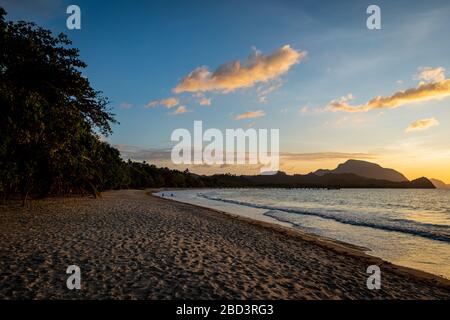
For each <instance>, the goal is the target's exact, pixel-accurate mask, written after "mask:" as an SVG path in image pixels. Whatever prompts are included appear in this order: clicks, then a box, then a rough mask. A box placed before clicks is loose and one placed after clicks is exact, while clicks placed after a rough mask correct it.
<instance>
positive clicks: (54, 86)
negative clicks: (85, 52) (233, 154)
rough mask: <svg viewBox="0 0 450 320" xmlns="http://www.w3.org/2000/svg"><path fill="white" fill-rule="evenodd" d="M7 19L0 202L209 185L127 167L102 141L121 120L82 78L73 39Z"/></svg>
mask: <svg viewBox="0 0 450 320" xmlns="http://www.w3.org/2000/svg"><path fill="white" fill-rule="evenodd" d="M5 17H6V12H5V11H4V10H3V9H2V8H1V7H0V108H1V117H0V193H1V194H2V196H3V198H5V197H8V196H9V195H15V194H20V195H22V197H23V198H25V199H26V198H27V197H28V196H29V195H33V196H41V197H42V196H46V195H49V194H67V193H92V194H95V195H96V194H98V192H100V191H102V190H106V189H114V188H143V187H162V186H166V187H196V186H198V187H200V186H204V185H205V183H204V182H203V181H202V179H201V178H200V177H198V176H195V175H191V174H190V173H189V172H187V171H186V172H180V171H175V170H169V169H167V168H165V169H164V168H163V169H159V168H156V167H155V166H152V165H149V164H145V163H133V162H129V161H128V162H124V161H123V160H122V159H121V157H120V153H119V151H118V150H117V149H115V148H113V147H112V146H110V145H109V144H108V143H106V142H103V141H101V139H100V138H99V135H100V134H102V135H105V136H107V135H108V134H110V133H111V124H113V123H115V122H116V121H115V119H114V115H113V114H112V113H111V112H110V110H109V109H108V100H107V99H106V98H105V97H103V96H102V94H101V92H99V91H96V90H94V89H93V88H92V87H91V85H90V83H89V80H88V79H87V78H85V77H84V76H83V75H82V69H83V68H85V67H86V64H85V63H84V62H83V61H81V60H80V59H79V53H78V50H77V49H74V48H72V47H71V41H70V40H69V39H68V38H67V37H66V36H65V35H63V34H60V35H58V36H54V35H52V33H51V32H50V31H48V30H45V29H43V28H40V27H38V26H36V25H35V24H32V23H27V22H8V21H6V19H5ZM207 184H208V183H207ZM207 184H206V185H207Z"/></svg>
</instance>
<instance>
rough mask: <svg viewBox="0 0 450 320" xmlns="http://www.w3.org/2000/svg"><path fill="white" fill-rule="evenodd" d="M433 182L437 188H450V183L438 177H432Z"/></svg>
mask: <svg viewBox="0 0 450 320" xmlns="http://www.w3.org/2000/svg"><path fill="white" fill-rule="evenodd" d="M430 181H431V183H433V185H434V186H435V187H436V188H437V189H450V184H445V183H444V182H443V181H441V180H438V179H430Z"/></svg>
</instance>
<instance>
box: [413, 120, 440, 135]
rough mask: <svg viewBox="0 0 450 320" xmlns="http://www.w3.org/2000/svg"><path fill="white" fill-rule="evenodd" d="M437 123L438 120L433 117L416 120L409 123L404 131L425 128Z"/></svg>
mask: <svg viewBox="0 0 450 320" xmlns="http://www.w3.org/2000/svg"><path fill="white" fill-rule="evenodd" d="M438 125H439V121H437V120H436V119H435V118H431V119H422V120H417V121H414V122H413V123H411V124H410V125H409V127H408V128H406V132H413V131H422V130H427V129H429V128H431V127H435V126H438Z"/></svg>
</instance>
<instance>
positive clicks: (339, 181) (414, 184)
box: [211, 172, 435, 189]
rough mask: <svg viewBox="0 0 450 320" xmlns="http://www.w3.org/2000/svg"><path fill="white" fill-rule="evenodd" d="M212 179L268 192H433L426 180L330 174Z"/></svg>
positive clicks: (223, 176) (228, 185)
mask: <svg viewBox="0 0 450 320" xmlns="http://www.w3.org/2000/svg"><path fill="white" fill-rule="evenodd" d="M211 179H212V180H213V181H214V183H215V185H216V186H221V187H265V188H413V189H434V188H435V187H434V185H433V184H432V183H431V181H430V180H428V179H427V178H420V179H416V180H413V181H401V182H398V181H387V180H377V179H371V178H366V177H361V176H358V175H356V174H353V173H341V174H335V173H327V174H325V175H322V176H318V175H316V174H314V173H310V174H307V175H301V174H296V175H288V174H286V173H284V172H278V173H277V174H274V175H256V176H234V175H230V174H225V175H223V174H222V175H213V176H211Z"/></svg>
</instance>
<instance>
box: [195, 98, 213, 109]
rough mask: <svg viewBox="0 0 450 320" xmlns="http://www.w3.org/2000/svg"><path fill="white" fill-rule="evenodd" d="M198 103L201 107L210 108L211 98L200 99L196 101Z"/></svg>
mask: <svg viewBox="0 0 450 320" xmlns="http://www.w3.org/2000/svg"><path fill="white" fill-rule="evenodd" d="M198 103H199V104H200V105H201V106H208V107H209V106H210V105H211V98H205V97H201V98H200V99H199V100H198Z"/></svg>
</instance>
